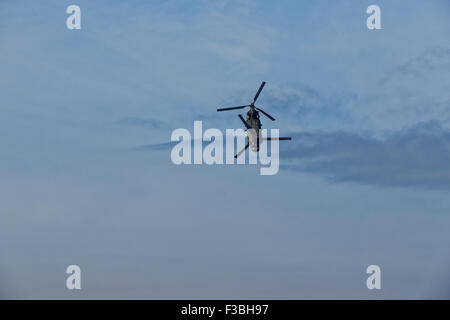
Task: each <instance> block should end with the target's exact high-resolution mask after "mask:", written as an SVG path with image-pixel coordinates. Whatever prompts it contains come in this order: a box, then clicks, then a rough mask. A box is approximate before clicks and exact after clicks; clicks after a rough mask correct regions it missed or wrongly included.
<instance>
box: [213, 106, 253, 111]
mask: <svg viewBox="0 0 450 320" xmlns="http://www.w3.org/2000/svg"><path fill="white" fill-rule="evenodd" d="M245 107H248V105H246V106H238V107H230V108H219V109H217V111H228V110H236V109H244V108H245Z"/></svg>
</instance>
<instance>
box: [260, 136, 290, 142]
mask: <svg viewBox="0 0 450 320" xmlns="http://www.w3.org/2000/svg"><path fill="white" fill-rule="evenodd" d="M264 140H267V141H273V140H279V141H281V140H292V138H291V137H279V138H264Z"/></svg>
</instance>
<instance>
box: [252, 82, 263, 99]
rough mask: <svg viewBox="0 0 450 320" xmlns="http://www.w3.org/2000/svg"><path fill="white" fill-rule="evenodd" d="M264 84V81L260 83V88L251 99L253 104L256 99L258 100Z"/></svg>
mask: <svg viewBox="0 0 450 320" xmlns="http://www.w3.org/2000/svg"><path fill="white" fill-rule="evenodd" d="M265 84H266V82H265V81H263V82H262V83H261V86H260V87H259V89H258V92H257V93H256V95H255V98H254V99H253V103H255V102H256V99H258V97H259V94H260V93H261V91H262V89H263V88H264V85H265Z"/></svg>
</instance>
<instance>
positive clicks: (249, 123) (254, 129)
mask: <svg viewBox="0 0 450 320" xmlns="http://www.w3.org/2000/svg"><path fill="white" fill-rule="evenodd" d="M265 84H266V82H265V81H263V82H262V83H261V85H260V86H259V89H258V91H257V92H256V95H255V97H254V98H253V102H252V103H251V104H247V105H244V106H237V107H229V108H219V109H217V112H221V111H229V110H238V109H244V108H247V107H250V110H248V112H247V119H246V120H245V119H244V117H243V116H242V115H240V114H239V115H238V117H239V119H241V121H242V123H243V124H244V126H245V133H246V135H247V137H248V142H247V144H246V145H245V147H244V149H242V150H241V151H239V152H238V153H237V154H236V155H235V156H234V157H235V158H236V159H237V158H238V157H239V156H240V155H241V154H242V153H243V152H244V151H245V150H247V148H248V147H251V150H252V151H253V152H259V143H260V141H262V140H268V141H270V140H292V138H291V137H279V138H269V137H268V138H263V137H262V135H261V131H260V129H261V121H260V120H259V112H258V111H260V112H261V113H262V114H263V115H265V116H266V117H267V118H269V119H270V120H272V121H275V118H274V117H272V116H271V115H270V114H268V113H267V112H265V111H264V110H262V109H260V108H258V107H256V106H255V102H256V100H257V99H258V97H259V94H260V93H261V91H262V89H263V88H264V86H265Z"/></svg>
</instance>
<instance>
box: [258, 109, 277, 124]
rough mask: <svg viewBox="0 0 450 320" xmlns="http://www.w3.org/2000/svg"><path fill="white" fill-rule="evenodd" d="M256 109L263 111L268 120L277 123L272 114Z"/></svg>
mask: <svg viewBox="0 0 450 320" xmlns="http://www.w3.org/2000/svg"><path fill="white" fill-rule="evenodd" d="M256 109H258V110H259V111H261V112H262V113H263V114H264V115H265V116H266V117H267V118H269V119H270V120H272V121H275V118H274V117H272V116H271V115H270V114H268V113H267V112H265V111H263V110H262V109H260V108H256Z"/></svg>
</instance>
